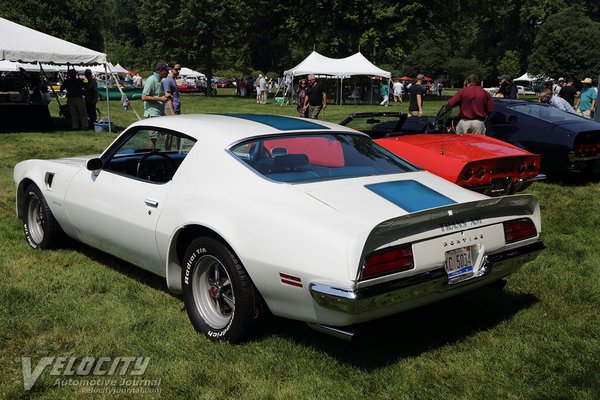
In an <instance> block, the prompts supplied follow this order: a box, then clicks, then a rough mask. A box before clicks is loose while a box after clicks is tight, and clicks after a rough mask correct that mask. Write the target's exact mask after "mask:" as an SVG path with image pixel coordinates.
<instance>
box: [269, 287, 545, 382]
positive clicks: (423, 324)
mask: <svg viewBox="0 0 600 400" xmlns="http://www.w3.org/2000/svg"><path fill="white" fill-rule="evenodd" d="M537 301H538V299H537V298H536V297H535V296H533V295H529V294H515V293H510V292H507V291H503V290H500V289H497V288H492V287H485V288H481V289H477V290H474V291H472V292H469V293H465V294H462V295H459V296H457V297H453V298H450V299H447V300H443V301H441V302H438V303H435V304H430V305H427V306H424V307H421V308H418V309H415V310H410V311H407V312H403V313H400V314H396V315H394V316H391V317H388V318H384V319H381V320H377V321H372V322H369V323H365V324H361V325H357V326H356V335H355V337H354V339H353V340H352V342H346V341H343V340H341V339H336V338H333V337H330V336H328V335H325V334H323V333H319V332H316V331H314V330H312V329H311V328H309V327H308V326H307V325H306V324H304V323H301V322H297V321H289V320H284V319H273V322H272V323H271V324H270V327H269V328H268V330H267V335H269V334H272V335H279V336H283V337H287V338H290V339H292V340H295V341H298V342H300V343H302V344H305V345H308V346H311V347H314V348H317V349H319V350H320V351H323V352H325V353H327V354H329V355H330V356H331V357H333V358H335V359H337V360H338V361H340V362H343V363H348V364H351V365H352V366H355V367H358V368H362V369H365V370H375V369H378V368H381V367H385V366H386V365H388V364H390V363H393V362H396V361H397V360H399V359H403V358H407V357H415V356H418V355H420V354H421V353H424V352H427V351H431V350H435V349H437V348H441V347H444V346H447V345H451V344H453V343H456V342H460V341H461V340H463V339H464V338H466V337H468V336H471V335H473V334H475V333H477V332H480V331H485V330H488V329H492V328H494V327H495V326H497V325H498V324H500V323H501V322H502V321H505V320H508V319H510V318H512V317H513V316H514V315H515V314H517V313H518V312H519V311H521V310H523V309H526V308H529V307H531V306H532V305H533V304H535V303H536V302H537Z"/></svg>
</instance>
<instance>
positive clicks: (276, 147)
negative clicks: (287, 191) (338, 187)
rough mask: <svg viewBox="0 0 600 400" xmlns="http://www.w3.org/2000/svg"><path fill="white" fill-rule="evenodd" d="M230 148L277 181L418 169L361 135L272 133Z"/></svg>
mask: <svg viewBox="0 0 600 400" xmlns="http://www.w3.org/2000/svg"><path fill="white" fill-rule="evenodd" d="M230 151H231V152H232V153H233V154H234V155H235V156H236V157H238V158H239V159H240V160H242V161H244V162H245V163H246V164H248V165H249V166H250V167H251V168H252V169H254V170H255V171H256V172H258V173H259V174H261V175H263V176H265V177H267V178H269V179H273V180H276V181H279V182H294V183H295V182H315V181H322V180H331V179H343V178H354V177H360V176H371V175H385V174H397V173H403V172H408V171H416V170H417V168H415V167H414V166H412V165H411V164H409V163H408V162H406V161H404V160H402V159H401V158H399V157H397V156H395V155H394V154H392V153H390V152H388V151H387V150H385V149H384V148H382V147H381V146H379V145H377V144H376V143H374V142H373V141H372V140H371V139H369V138H368V137H365V136H363V135H352V134H331V133H323V134H314V135H297V136H293V135H292V136H274V137H267V138H259V139H252V140H248V141H245V142H242V143H240V144H237V145H235V146H233V147H232V148H231V149H230Z"/></svg>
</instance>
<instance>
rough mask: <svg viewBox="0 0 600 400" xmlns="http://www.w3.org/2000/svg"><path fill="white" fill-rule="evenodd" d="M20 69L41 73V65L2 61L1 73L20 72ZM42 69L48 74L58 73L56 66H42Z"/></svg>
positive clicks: (0, 62)
mask: <svg viewBox="0 0 600 400" xmlns="http://www.w3.org/2000/svg"><path fill="white" fill-rule="evenodd" d="M20 68H23V69H24V70H25V71H29V72H39V71H40V66H39V64H33V63H20V62H16V61H8V60H2V61H0V71H9V72H11V71H20ZM42 68H43V69H44V71H46V72H58V67H57V66H56V65H50V64H42Z"/></svg>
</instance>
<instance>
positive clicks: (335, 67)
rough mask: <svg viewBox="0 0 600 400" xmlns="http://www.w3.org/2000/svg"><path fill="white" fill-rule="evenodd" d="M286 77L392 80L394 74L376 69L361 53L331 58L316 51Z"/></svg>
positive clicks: (289, 71) (288, 71) (286, 72)
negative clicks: (312, 76) (376, 78)
mask: <svg viewBox="0 0 600 400" xmlns="http://www.w3.org/2000/svg"><path fill="white" fill-rule="evenodd" d="M283 74H284V75H291V76H298V75H308V74H315V75H327V76H332V77H336V78H340V79H343V78H348V77H350V76H353V75H371V76H381V77H384V78H388V79H389V78H391V76H392V74H391V73H390V72H388V71H384V70H382V69H381V68H378V67H376V66H375V65H374V64H373V63H371V62H370V61H369V60H367V59H366V58H365V56H363V55H362V53H361V52H358V53H356V54H353V55H351V56H349V57H346V58H329V57H325V56H323V55H321V54H319V53H317V52H316V51H313V52H312V53H310V55H309V56H308V57H306V58H305V59H304V60H303V61H302V62H301V63H300V64H298V65H296V66H295V67H294V68H292V69H289V70H287V71H284V73H283Z"/></svg>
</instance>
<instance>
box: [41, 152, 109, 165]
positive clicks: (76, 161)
mask: <svg viewBox="0 0 600 400" xmlns="http://www.w3.org/2000/svg"><path fill="white" fill-rule="evenodd" d="M98 157H100V154H92V155H88V156H76V157H65V158H58V159H56V160H52V161H53V162H56V163H59V164H68V165H73V166H77V165H78V166H81V167H84V168H85V166H86V164H87V162H88V161H89V160H91V159H92V158H98Z"/></svg>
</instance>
